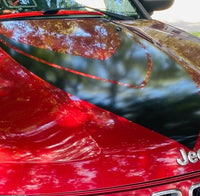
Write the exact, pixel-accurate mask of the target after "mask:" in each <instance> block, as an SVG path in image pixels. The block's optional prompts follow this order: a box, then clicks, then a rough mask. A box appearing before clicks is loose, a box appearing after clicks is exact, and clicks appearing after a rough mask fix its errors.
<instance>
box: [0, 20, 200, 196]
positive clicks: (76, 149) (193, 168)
mask: <svg viewBox="0 0 200 196" xmlns="http://www.w3.org/2000/svg"><path fill="white" fill-rule="evenodd" d="M72 23H73V21H70V20H69V21H66V20H63V21H62V22H60V23H59V21H57V20H52V21H45V20H44V21H18V22H17V23H15V22H10V23H9V22H1V23H0V26H1V29H0V33H1V34H2V35H4V36H5V37H7V38H10V39H12V40H15V41H17V42H19V43H23V44H27V45H31V46H34V47H39V48H43V49H47V50H51V51H54V52H59V53H67V54H70V55H77V56H81V57H86V58H91V59H100V60H105V59H108V58H109V57H110V56H112V55H114V53H116V52H117V50H118V48H119V45H120V44H121V43H120V41H121V40H120V36H119V35H118V33H117V32H116V31H114V30H113V24H111V23H110V24H106V22H105V24H104V23H102V22H101V21H96V22H94V21H87V20H86V21H84V20H83V21H81V20H80V21H79V24H78V26H79V27H80V26H81V25H82V26H83V27H84V26H85V25H86V23H91V24H90V25H88V26H95V25H96V27H98V26H101V27H104V29H106V32H109V35H107V34H104V32H102V31H100V32H101V33H102V34H98V32H97V31H96V32H95V31H93V30H94V29H95V28H89V29H87V32H89V33H90V34H91V35H93V37H92V38H90V37H89V38H87V39H86V38H85V36H84V33H83V32H82V34H81V35H82V36H78V33H77V34H76V36H74V37H71V41H72V43H73V44H71V42H67V41H66V42H65V41H64V40H65V38H66V34H68V33H69V34H70V33H71V32H70V28H69V27H70V26H72ZM77 23H78V22H77ZM152 23H153V22H152ZM40 25H41V26H42V28H43V30H44V29H46V32H42V33H41V34H40V31H39V29H40ZM56 25H57V26H56ZM31 27H32V29H35V31H32V32H28V29H29V30H30V29H31ZM121 27H122V28H125V27H124V26H123V25H122V26H121ZM131 28H133V29H131V31H132V32H134V31H135V32H136V33H137V34H139V33H138V31H137V30H138V29H137V28H136V27H135V28H134V27H131ZM13 29H15V32H14V31H13ZM66 29H67V30H68V32H67V31H66ZM129 30H130V29H129ZM126 31H128V27H127V29H126V30H125V32H126ZM16 32H17V33H16ZM48 32H51V33H50V34H49V33H48ZM140 33H141V32H140ZM70 35H71V34H70ZM42 36H43V37H42ZM56 36H57V37H56ZM58 36H59V39H56V38H58ZM140 36H141V37H144V35H142V33H141V34H140ZM94 38H95V39H96V40H95V41H96V42H94ZM155 40H156V39H155ZM80 42H81V43H84V44H85V45H80V46H79V43H80ZM93 42H94V43H93ZM97 42H98V43H101V44H102V45H105V46H104V47H103V46H102V47H98V45H95V43H97ZM1 43H3V44H5V45H7V46H9V47H10V48H12V49H13V50H16V51H18V49H16V48H15V46H12V45H10V44H9V43H6V41H4V40H3V39H2V38H1ZM190 43H192V40H191V42H190ZM138 44H139V45H140V47H141V48H142V50H143V54H144V56H146V58H147V63H150V62H151V57H150V55H148V54H149V53H148V52H147V51H146V48H145V46H143V45H142V44H141V43H140V42H138ZM92 46H93V47H92ZM70 47H71V50H68V51H66V50H64V49H65V48H70ZM168 47H169V46H168ZM163 48H164V46H163ZM161 49H162V47H161ZM198 49H200V47H199V46H198ZM85 51H87V52H85ZM21 53H22V54H25V52H24V51H21ZM26 54H27V56H28V57H32V56H31V55H30V54H28V53H26ZM174 54H175V53H174ZM33 58H34V59H35V60H38V61H40V62H42V63H46V64H48V65H49V66H54V65H55V66H57V65H56V64H53V63H51V62H48V61H45V60H42V59H40V58H36V57H33ZM176 58H179V57H178V55H177V56H176ZM174 59H175V57H174ZM185 59H186V60H185V61H186V62H185V63H183V64H182V66H183V67H184V69H185V70H186V71H187V72H188V73H189V74H190V76H191V77H192V78H193V81H194V83H195V84H196V85H197V86H199V79H198V78H197V77H199V73H198V72H197V71H196V70H195V69H193V70H192V68H193V67H191V66H190V65H189V64H187V58H186V57H185ZM179 60H180V61H181V59H179ZM28 63H29V62H27V64H28ZM193 65H194V67H195V68H196V69H199V67H198V66H199V65H195V64H194V63H193ZM67 71H69V70H67ZM150 71H151V69H149V72H148V73H150ZM83 75H84V74H83ZM147 75H148V74H147ZM84 76H86V77H88V76H87V74H86V73H85V75H84ZM147 78H148V80H149V77H146V82H144V83H143V84H144V85H146V84H147V83H148V80H147ZM94 79H97V78H95V76H94ZM105 81H106V82H110V81H108V80H105ZM119 85H120V84H119ZM0 96H1V98H0V194H50V193H51V194H56V193H63V194H64V195H66V194H74V195H78V194H86V195H88V194H100V193H101V194H102V193H105V194H109V193H113V194H116V195H118V193H117V192H123V193H124V195H131V194H132V195H150V194H151V193H152V192H157V191H160V190H165V189H174V188H178V189H180V190H182V192H183V195H187V193H188V189H189V187H191V185H192V184H196V183H198V182H200V177H199V171H200V162H199V160H198V161H196V162H195V163H189V164H187V165H185V166H180V165H179V164H178V163H177V159H180V158H181V156H180V149H184V150H185V151H186V153H188V152H189V151H191V149H189V148H187V147H185V146H183V145H182V144H180V143H178V142H177V141H174V140H173V139H170V138H168V137H166V136H164V135H161V134H159V133H157V132H155V131H153V130H151V129H149V128H146V127H144V126H141V125H139V124H137V123H134V122H131V121H129V120H127V119H125V118H123V117H121V116H119V115H116V114H113V113H111V112H109V111H107V110H105V109H102V108H100V107H98V106H95V105H93V104H91V103H88V102H86V101H83V100H81V99H79V98H77V97H75V96H73V95H71V94H69V93H67V92H64V91H62V90H60V89H58V88H56V87H54V86H53V85H50V84H49V83H47V82H46V81H44V80H42V79H41V78H39V77H37V76H36V75H34V74H33V73H31V72H30V71H28V70H27V69H26V68H24V67H23V66H22V65H20V63H18V62H17V61H15V60H14V59H13V58H12V57H11V56H10V55H9V54H8V53H7V52H5V51H4V50H3V49H0ZM152 113H153V111H152ZM144 118H145V116H144ZM199 139H200V138H198V140H197V142H196V145H195V147H194V149H192V150H193V151H195V152H197V151H198V149H200V142H199ZM174 176H176V177H174ZM185 179H186V180H185ZM159 185H160V186H159ZM84 191H85V192H84ZM119 194H120V195H121V194H122V193H119Z"/></svg>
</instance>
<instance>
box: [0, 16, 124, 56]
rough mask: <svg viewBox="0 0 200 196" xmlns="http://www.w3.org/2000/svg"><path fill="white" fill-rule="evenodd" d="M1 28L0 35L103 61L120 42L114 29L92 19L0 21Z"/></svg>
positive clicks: (40, 46)
mask: <svg viewBox="0 0 200 196" xmlns="http://www.w3.org/2000/svg"><path fill="white" fill-rule="evenodd" d="M94 24H95V25H94ZM0 27H1V28H0V29H1V30H0V33H1V34H3V35H5V36H7V37H10V38H11V39H13V40H15V41H18V42H21V43H25V44H29V45H32V46H36V47H39V48H43V49H49V50H51V51H55V52H61V53H66V54H72V55H75V56H84V57H89V58H96V59H102V60H103V59H107V58H108V57H110V56H111V55H112V54H113V53H114V52H115V51H116V50H117V48H118V47H119V43H120V38H119V35H118V34H117V32H116V30H115V29H113V28H110V27H109V26H108V25H106V24H102V23H100V22H97V21H95V20H92V19H91V20H87V21H85V20H53V21H52V20H35V21H18V22H17V23H15V22H1V23H0ZM108 34H109V36H108Z"/></svg>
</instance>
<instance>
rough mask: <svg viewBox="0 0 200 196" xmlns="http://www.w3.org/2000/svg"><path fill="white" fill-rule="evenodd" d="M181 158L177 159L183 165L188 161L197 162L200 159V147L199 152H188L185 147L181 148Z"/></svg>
mask: <svg viewBox="0 0 200 196" xmlns="http://www.w3.org/2000/svg"><path fill="white" fill-rule="evenodd" d="M180 153H181V158H180V159H177V160H176V161H177V163H178V164H179V165H181V166H184V165H187V164H188V163H196V162H197V161H200V149H199V150H197V152H194V151H189V152H188V153H186V151H185V150H184V149H180Z"/></svg>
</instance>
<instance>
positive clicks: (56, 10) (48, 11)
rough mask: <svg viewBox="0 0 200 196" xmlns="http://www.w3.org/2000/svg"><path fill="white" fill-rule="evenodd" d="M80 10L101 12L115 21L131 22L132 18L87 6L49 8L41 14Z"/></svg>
mask: <svg viewBox="0 0 200 196" xmlns="http://www.w3.org/2000/svg"><path fill="white" fill-rule="evenodd" d="M82 8H86V9H90V10H94V11H97V12H101V13H102V14H104V15H105V16H108V17H110V18H113V19H116V20H133V17H130V16H124V15H121V14H117V13H113V12H109V11H106V10H101V9H98V8H93V7H89V6H81V7H71V8H55V9H54V8H53V9H51V8H50V9H47V10H44V11H43V14H44V15H51V14H57V13H58V12H59V11H60V10H73V9H82Z"/></svg>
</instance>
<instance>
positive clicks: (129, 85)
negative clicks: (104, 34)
mask: <svg viewBox="0 0 200 196" xmlns="http://www.w3.org/2000/svg"><path fill="white" fill-rule="evenodd" d="M134 39H135V41H136V42H137V43H138V44H139V45H140V46H141V47H142V48H143V49H144V50H145V53H146V56H147V62H148V69H147V73H146V76H145V78H144V80H143V82H142V83H141V84H140V85H132V84H127V83H123V82H119V81H115V80H110V79H105V78H102V77H98V76H95V75H91V74H86V73H83V72H80V71H76V70H73V69H69V68H66V67H62V66H60V65H57V64H53V63H50V62H48V61H46V60H43V59H40V58H38V57H35V56H32V55H31V54H27V53H25V52H23V51H22V50H20V49H18V48H16V47H14V46H12V45H11V44H9V43H7V42H6V41H4V40H2V39H0V42H2V43H3V44H5V45H7V46H8V47H10V48H12V49H13V50H15V51H16V52H18V53H20V54H22V55H24V56H27V57H28V58H31V59H34V60H36V61H39V62H41V63H44V64H46V65H49V66H51V67H55V68H57V69H61V70H65V71H67V72H70V73H73V74H76V75H80V76H83V77H87V78H91V79H95V80H100V81H104V82H109V83H112V84H117V85H120V86H126V87H129V88H136V89H140V88H143V87H144V86H145V85H146V84H147V83H148V81H149V79H150V76H151V71H152V60H151V56H150V54H149V53H148V51H147V50H146V48H145V46H144V45H143V44H142V43H141V42H139V40H137V39H136V38H134Z"/></svg>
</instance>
